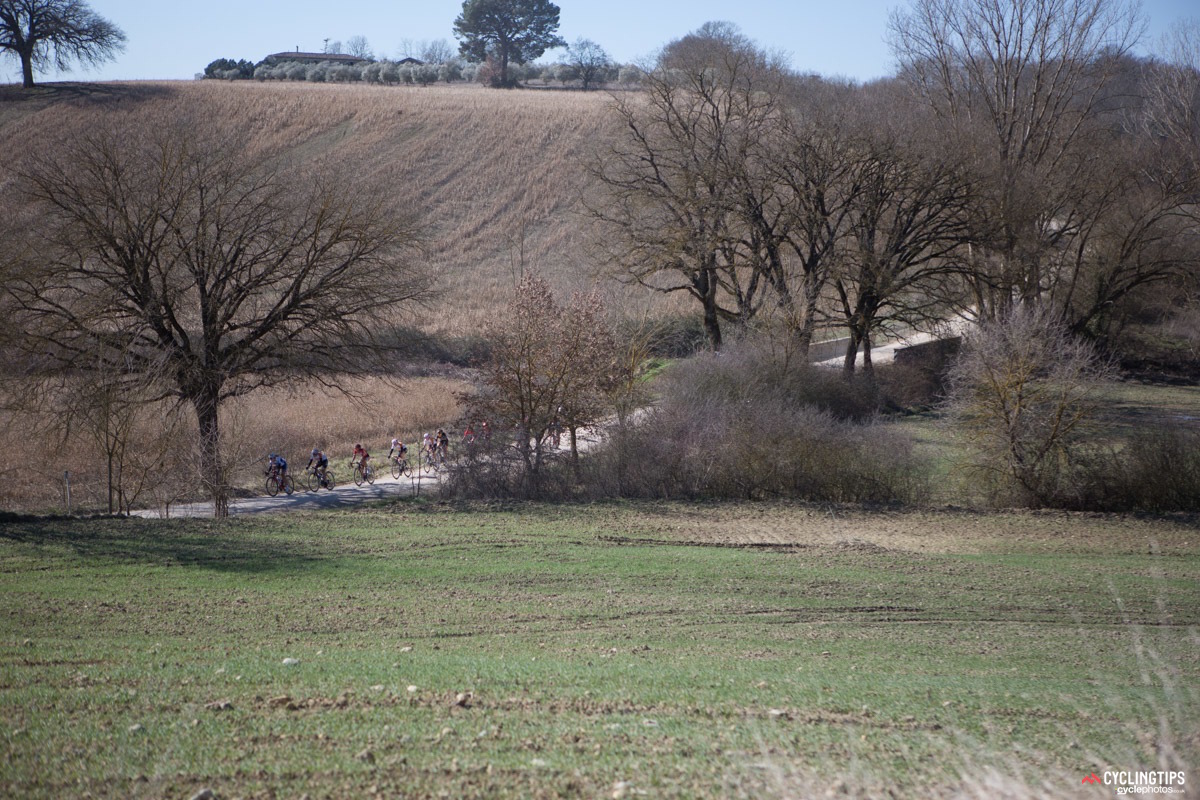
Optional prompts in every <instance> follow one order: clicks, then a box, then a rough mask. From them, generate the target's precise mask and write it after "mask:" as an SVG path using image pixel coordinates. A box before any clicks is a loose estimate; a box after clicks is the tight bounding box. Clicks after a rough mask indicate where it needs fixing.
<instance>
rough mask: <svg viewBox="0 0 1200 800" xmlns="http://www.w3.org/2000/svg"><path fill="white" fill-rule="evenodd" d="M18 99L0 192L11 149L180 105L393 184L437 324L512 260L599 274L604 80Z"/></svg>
mask: <svg viewBox="0 0 1200 800" xmlns="http://www.w3.org/2000/svg"><path fill="white" fill-rule="evenodd" d="M20 98H23V96H19V97H17V96H10V95H5V94H3V93H0V152H4V153H6V154H13V158H12V160H11V161H10V162H9V167H10V169H8V170H5V169H3V168H0V188H5V189H9V188H10V186H11V184H10V181H11V177H12V176H11V168H12V167H14V166H19V163H20V158H19V156H20V155H21V154H27V153H33V152H38V151H39V150H40V149H42V148H47V147H51V148H52V147H54V145H55V143H56V142H57V141H60V140H61V139H63V138H65V137H70V136H72V135H76V134H78V133H79V132H82V131H88V130H92V129H94V128H96V127H97V126H99V125H105V124H112V123H113V122H116V123H117V124H119V125H123V126H128V127H129V128H130V129H138V128H145V127H151V126H155V125H156V124H160V123H161V121H162V120H165V119H170V118H178V117H186V116H189V115H190V116H192V117H194V118H198V119H204V120H206V121H208V122H211V121H213V120H217V121H220V123H221V127H222V129H223V130H224V131H226V134H225V135H227V136H228V137H229V139H230V142H229V146H230V147H231V148H233V147H244V148H249V149H251V150H255V151H263V152H265V153H268V154H271V155H272V156H278V157H280V158H285V159H290V160H292V161H293V162H295V163H297V164H318V163H320V164H324V165H326V166H328V165H331V164H332V165H334V166H336V168H337V169H338V170H339V172H340V173H341V174H343V175H345V176H346V177H345V179H346V180H351V181H353V180H363V181H371V182H375V181H381V182H383V184H384V185H386V186H390V187H394V192H395V197H394V199H395V201H396V202H397V205H398V207H399V208H401V209H403V210H404V211H411V212H415V213H416V214H417V215H418V216H419V219H420V221H421V223H423V228H424V230H425V231H426V244H427V248H428V249H427V259H428V264H427V265H426V266H427V267H428V268H429V269H430V271H431V272H432V273H433V274H434V275H436V276H437V286H438V288H439V289H441V290H442V291H444V292H445V299H444V300H442V301H441V302H440V303H439V310H438V312H437V313H436V314H424V315H422V319H421V320H420V323H421V325H422V327H425V328H426V329H429V330H431V331H434V332H439V333H451V334H453V333H463V332H466V333H469V332H474V331H476V330H478V328H479V327H480V325H481V324H482V323H483V322H484V321H485V320H487V319H488V318H489V317H490V316H491V314H492V313H494V309H495V308H496V307H497V305H498V304H502V303H503V301H504V299H505V298H506V295H507V292H508V290H509V289H510V288H511V287H512V285H513V283H514V279H513V275H514V273H515V272H516V271H518V270H520V269H522V268H524V269H537V270H539V271H540V272H542V274H543V275H545V276H546V277H547V278H548V279H549V280H550V281H551V283H552V285H553V286H554V287H555V288H556V290H558V291H563V292H568V291H570V290H573V289H575V288H581V287H589V286H591V285H592V282H593V280H594V279H595V276H596V272H597V266H598V265H596V264H595V263H593V261H592V259H591V258H590V257H589V250H590V248H589V246H588V243H589V240H590V237H589V235H588V223H587V220H586V219H585V217H584V215H583V214H581V213H580V212H581V208H580V200H581V198H582V195H583V193H584V192H585V191H586V185H587V180H586V167H587V164H588V163H589V160H590V159H591V158H592V155H593V153H595V152H596V150H597V148H600V147H603V143H604V139H605V136H606V131H607V130H608V129H609V127H610V125H611V120H612V117H611V116H610V115H609V113H608V111H609V105H610V103H611V102H612V99H611V97H610V96H609V95H608V94H606V93H603V92H586V93H585V92H573V91H553V90H526V91H496V90H491V89H487V88H484V87H480V86H476V85H469V84H464V85H445V84H443V85H434V86H429V87H415V86H396V87H383V86H365V85H344V84H334V85H321V84H309V83H257V82H254V81H239V82H234V83H226V82H217V81H211V82H210V81H195V82H170V83H165V82H164V83H154V82H144V83H130V84H98V85H95V86H93V87H86V88H82V89H79V90H78V91H73V92H65V93H63V94H62V96H59V97H51V98H46V97H38V96H35V97H34V98H32V99H29V98H24V99H20ZM6 158H8V157H7V156H6ZM608 286H609V288H611V289H613V290H614V291H616V289H615V287H613V286H612V285H611V284H608ZM643 299H644V298H643Z"/></svg>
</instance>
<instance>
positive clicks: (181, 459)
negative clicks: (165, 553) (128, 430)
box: [0, 377, 468, 513]
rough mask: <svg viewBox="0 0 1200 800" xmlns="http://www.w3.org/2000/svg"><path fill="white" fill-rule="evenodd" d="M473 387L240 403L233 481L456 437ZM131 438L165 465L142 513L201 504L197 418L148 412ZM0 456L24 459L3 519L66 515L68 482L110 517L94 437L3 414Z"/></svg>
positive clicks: (399, 386) (453, 384)
mask: <svg viewBox="0 0 1200 800" xmlns="http://www.w3.org/2000/svg"><path fill="white" fill-rule="evenodd" d="M467 386H468V385H467V383H466V382H465V381H463V380H460V379H455V378H444V377H432V378H410V379H405V380H404V381H402V382H399V383H397V382H395V381H391V380H384V379H381V378H355V379H352V380H348V381H346V382H344V386H343V388H345V389H346V390H347V391H348V392H350V394H342V393H340V392H339V391H336V390H334V389H331V388H329V387H326V386H322V385H320V384H317V383H309V384H305V385H303V386H299V387H294V388H290V389H284V388H276V389H267V390H262V391H259V392H257V393H255V394H253V395H250V396H247V397H243V398H239V399H236V400H233V401H230V402H229V403H228V404H227V405H226V407H225V408H224V409H223V416H222V420H221V422H222V435H223V441H224V448H225V454H224V455H225V459H226V463H227V464H228V465H229V467H230V468H231V473H230V480H231V482H232V483H233V484H234V485H236V486H239V487H242V488H243V489H245V490H247V491H257V490H258V489H259V488H260V487H259V483H260V480H261V473H262V467H263V463H262V459H263V457H264V456H266V455H267V454H268V453H280V454H282V455H284V456H285V457H286V458H287V459H288V460H289V462H290V463H291V464H292V465H293V466H295V467H303V465H304V464H305V463H307V461H308V455H309V451H310V450H311V449H312V448H313V447H314V446H315V447H320V448H321V449H323V450H325V451H326V452H327V453H328V454H329V456H330V459H331V461H332V462H333V463H334V464H335V465H338V464H340V463H344V462H345V461H347V460H348V459H349V457H350V453H351V452H352V451H353V449H354V445H355V444H356V443H362V444H364V445H366V447H367V449H368V451H370V452H371V454H372V455H374V456H377V457H379V458H381V459H382V457H383V456H385V455H386V454H387V449H388V442H390V440H391V438H392V436H400V437H401V438H403V439H404V440H405V441H406V442H408V441H416V440H419V439H420V434H421V433H422V432H424V431H432V430H436V429H437V428H438V427H446V429H447V431H448V432H449V431H452V430H453V429H452V428H451V427H450V426H452V425H453V424H454V423H455V422H457V419H458V415H459V410H458V405H457V402H456V399H455V398H456V395H457V394H458V393H460V392H463V391H465V390H466V389H467ZM176 415H178V416H176ZM172 423H177V424H174V425H173V424H172ZM166 435H169V436H170V437H171V440H170V441H169V442H167V443H165V444H166V445H167V447H166V452H165V454H164V453H161V452H158V451H157V445H159V444H161V443H162V442H161V441H160V439H161V437H163V436H166ZM131 438H132V441H133V443H134V444H133V449H134V450H135V455H137V456H142V455H149V454H151V451H155V452H154V456H155V459H156V460H155V464H156V465H161V466H160V467H159V469H160V473H158V474H154V473H152V474H150V475H149V476H142V475H140V474H139V475H138V476H137V477H138V481H139V486H140V488H141V491H140V493H139V494H138V495H137V498H136V500H135V502H134V506H135V507H141V508H154V507H161V506H162V504H163V503H166V502H178V501H180V500H190V499H199V497H200V494H199V491H200V490H199V489H198V488H196V487H197V486H198V483H197V474H196V470H197V466H196V465H197V459H196V458H195V457H194V453H193V450H194V448H195V445H196V440H197V439H196V429H195V418H194V416H193V415H192V412H191V409H189V408H186V407H185V408H175V407H174V406H172V405H170V404H167V403H164V404H160V405H159V406H157V407H155V408H154V409H148V410H147V412H146V413H145V414H144V415H143V417H142V419H141V420H140V422H139V426H138V428H137V429H136V430H135V431H134V433H133V435H132V437H131ZM0 449H2V451H3V452H6V453H10V454H12V455H13V456H14V457H13V458H10V459H8V460H7V463H6V464H5V465H3V466H0V510H4V511H33V512H45V511H54V512H59V511H65V510H66V508H67V491H66V490H67V482H68V480H67V477H66V475H65V473H67V472H69V473H70V479H69V482H70V488H71V511H72V512H74V513H98V512H104V511H106V510H107V507H108V496H107V495H108V492H107V470H106V460H105V457H104V453H103V451H102V450H101V449H100V448H99V447H98V446H97V444H96V442H95V441H94V440H93V439H92V438H91V437H90V436H89V435H88V434H87V432H86V431H84V430H79V429H77V430H75V431H73V432H70V433H69V435H68V432H67V431H65V430H64V429H63V427H62V425H61V424H60V421H59V420H57V419H56V418H55V417H54V416H53V415H51V414H46V413H41V412H38V411H37V410H33V411H28V412H12V411H7V412H0Z"/></svg>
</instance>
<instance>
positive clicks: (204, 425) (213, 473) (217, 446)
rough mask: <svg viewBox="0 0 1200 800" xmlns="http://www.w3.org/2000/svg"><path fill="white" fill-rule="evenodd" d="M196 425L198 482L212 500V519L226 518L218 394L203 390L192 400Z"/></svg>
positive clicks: (227, 489)
mask: <svg viewBox="0 0 1200 800" xmlns="http://www.w3.org/2000/svg"><path fill="white" fill-rule="evenodd" d="M192 405H193V406H194V407H195V409H196V422H197V423H198V424H199V426H200V482H201V483H202V484H203V485H204V488H205V489H207V490H208V493H209V495H210V496H211V497H212V500H213V516H214V517H227V516H229V487H228V486H226V485H225V470H224V467H223V465H222V464H221V426H220V422H219V418H218V412H219V411H220V400H219V390H218V389H215V388H211V387H206V389H205V390H203V391H202V392H201V393H200V395H199V396H197V397H193V398H192Z"/></svg>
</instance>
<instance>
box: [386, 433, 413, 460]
mask: <svg viewBox="0 0 1200 800" xmlns="http://www.w3.org/2000/svg"><path fill="white" fill-rule="evenodd" d="M393 453H394V454H395V456H396V458H397V459H399V460H400V461H404V460H405V457H406V456H407V455H408V446H407V445H406V444H404V442H402V441H401V440H400V439H399V438H397V437H395V436H393V437H392V447H391V449H390V450H388V459H392V454H393Z"/></svg>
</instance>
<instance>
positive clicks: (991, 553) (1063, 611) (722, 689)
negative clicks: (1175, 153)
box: [0, 502, 1200, 798]
mask: <svg viewBox="0 0 1200 800" xmlns="http://www.w3.org/2000/svg"><path fill="white" fill-rule="evenodd" d="M0 620H3V622H2V623H0V626H2V627H0V743H2V746H3V762H2V766H0V796H2V797H22V798H36V797H45V798H58V797H68V796H69V797H87V796H92V797H114V798H116V797H121V798H126V797H172V798H175V797H182V798H188V797H191V796H192V795H193V794H194V793H195V792H197V791H198V790H199V789H201V788H202V787H208V788H211V789H212V790H214V791H215V792H216V795H217V796H218V797H220V798H234V797H241V798H249V797H263V798H266V797H301V796H304V795H307V796H308V797H310V798H320V797H364V796H375V795H378V796H382V797H455V798H457V797H502V798H508V797H511V798H525V797H586V798H596V797H637V796H647V797H680V798H683V797H779V798H782V797H809V796H818V797H819V796H825V794H826V792H827V791H832V792H833V793H834V794H837V795H839V796H843V795H842V793H843V792H844V793H845V795H848V796H860V797H865V796H872V797H874V796H880V797H887V796H895V797H927V796H947V795H949V794H952V793H953V792H955V791H957V792H960V793H961V792H966V791H974V789H972V787H973V786H975V785H976V782H979V783H980V784H982V783H983V782H985V778H986V779H987V780H1001V781H1002V782H1003V784H1004V785H1005V786H1007V787H1016V788H1017V790H1023V787H1041V788H1039V789H1037V790H1031V791H1030V792H1028V793H1027V794H1026V796H1030V797H1044V796H1052V793H1053V792H1058V791H1061V794H1062V796H1063V797H1075V796H1087V797H1101V796H1103V797H1109V796H1113V791H1112V789H1111V787H1108V788H1104V787H1097V788H1092V787H1082V789H1081V787H1080V783H1079V781H1080V778H1081V777H1082V776H1084V775H1086V774H1088V773H1090V772H1092V771H1101V770H1103V769H1104V768H1112V769H1126V770H1132V769H1137V768H1160V766H1161V765H1163V764H1172V765H1175V768H1179V766H1178V765H1179V764H1185V765H1187V766H1195V765H1196V763H1197V762H1196V760H1195V754H1196V751H1197V749H1198V748H1200V738H1198V736H1197V727H1196V720H1197V719H1198V718H1200V703H1197V702H1196V701H1197V696H1196V691H1197V687H1198V686H1200V683H1198V681H1197V678H1198V676H1200V647H1198V646H1197V645H1198V640H1197V633H1196V631H1197V628H1198V626H1200V529H1198V524H1197V520H1196V519H1194V518H1140V517H1119V516H1102V515H1072V514H1058V513H1011V514H1004V513H997V514H986V515H985V514H974V513H969V512H960V511H938V512H933V511H923V512H890V511H878V512H869V511H859V510H848V509H835V508H814V507H806V506H791V505H782V504H733V505H729V504H725V505H695V504H692V505H684V504H678V505H674V504H664V505H649V504H646V505H641V504H632V505H630V504H606V505H598V506H576V507H545V506H514V507H507V508H501V507H483V506H474V507H452V506H444V505H437V504H427V503H412V502H408V503H401V504H399V505H393V506H387V507H376V508H372V509H364V510H361V511H357V512H349V513H336V514H313V515H293V516H289V517H286V518H284V517H262V518H257V519H233V520H230V521H227V522H224V523H216V522H213V521H202V520H191V521H186V520H181V521H174V522H151V521H140V520H111V519H98V520H74V521H60V520H23V519H16V518H14V519H9V520H5V521H3V522H0ZM285 659H294V660H295V662H296V663H291V662H288V663H285ZM1163 768H1165V767H1163ZM988 776H991V777H988ZM997 776H1000V777H999V778H997ZM1188 778H1189V783H1194V782H1200V773H1197V772H1196V771H1194V770H1193V771H1191V772H1189V774H1188ZM1189 790H1190V791H1194V787H1191V786H1189ZM889 792H890V793H891V794H889ZM989 795H990V796H995V794H994V793H991V792H990V791H989V792H983V791H982V790H980V793H979V794H978V796H980V797H982V796H989ZM970 796H976V795H970ZM1011 796H1013V797H1016V796H1022V795H1021V794H1020V791H1018V793H1016V794H1013V795H1011ZM1177 796H1178V795H1177Z"/></svg>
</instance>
